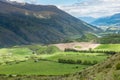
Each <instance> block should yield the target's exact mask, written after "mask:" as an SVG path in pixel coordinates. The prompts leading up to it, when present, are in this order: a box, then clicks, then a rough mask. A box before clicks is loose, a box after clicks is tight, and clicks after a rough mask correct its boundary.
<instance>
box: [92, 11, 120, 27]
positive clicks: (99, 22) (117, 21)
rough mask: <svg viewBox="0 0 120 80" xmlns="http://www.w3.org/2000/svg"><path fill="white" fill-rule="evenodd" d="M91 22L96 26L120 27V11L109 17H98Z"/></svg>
mask: <svg viewBox="0 0 120 80" xmlns="http://www.w3.org/2000/svg"><path fill="white" fill-rule="evenodd" d="M91 24H93V25H95V26H110V27H119V26H120V13H117V14H114V15H112V16H108V17H102V18H98V19H96V20H95V21H93V22H92V23H91Z"/></svg>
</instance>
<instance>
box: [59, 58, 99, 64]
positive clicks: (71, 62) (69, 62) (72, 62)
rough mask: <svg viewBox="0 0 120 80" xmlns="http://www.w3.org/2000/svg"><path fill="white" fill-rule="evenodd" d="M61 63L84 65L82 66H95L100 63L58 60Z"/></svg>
mask: <svg viewBox="0 0 120 80" xmlns="http://www.w3.org/2000/svg"><path fill="white" fill-rule="evenodd" d="M58 62H59V63H65V64H82V65H94V64H97V63H98V62H97V61H96V60H94V61H88V60H84V61H82V60H72V59H58Z"/></svg>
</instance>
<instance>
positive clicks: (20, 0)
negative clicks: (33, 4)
mask: <svg viewBox="0 0 120 80" xmlns="http://www.w3.org/2000/svg"><path fill="white" fill-rule="evenodd" d="M10 1H17V2H20V3H24V2H25V0H10Z"/></svg>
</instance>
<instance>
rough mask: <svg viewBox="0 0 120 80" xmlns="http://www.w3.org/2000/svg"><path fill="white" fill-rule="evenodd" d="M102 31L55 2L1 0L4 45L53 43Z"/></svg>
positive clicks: (0, 26)
mask: <svg viewBox="0 0 120 80" xmlns="http://www.w3.org/2000/svg"><path fill="white" fill-rule="evenodd" d="M100 31H101V30H100V29H99V28H97V27H95V26H92V25H90V24H88V23H86V22H83V21H81V20H79V19H77V18H75V17H73V16H71V15H69V14H68V13H66V12H64V11H62V10H60V9H58V8H57V7H56V6H53V5H35V4H28V3H17V2H11V1H8V0H6V1H5V0H0V46H2V47H6V46H11V45H21V44H34V43H35V44H37V43H42V44H49V43H58V42H63V41H64V40H67V39H71V38H76V36H77V37H81V36H82V35H84V34H85V33H97V32H100Z"/></svg>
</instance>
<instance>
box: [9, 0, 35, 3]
mask: <svg viewBox="0 0 120 80" xmlns="http://www.w3.org/2000/svg"><path fill="white" fill-rule="evenodd" d="M10 1H16V2H20V3H25V2H29V3H36V1H37V0H10Z"/></svg>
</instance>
